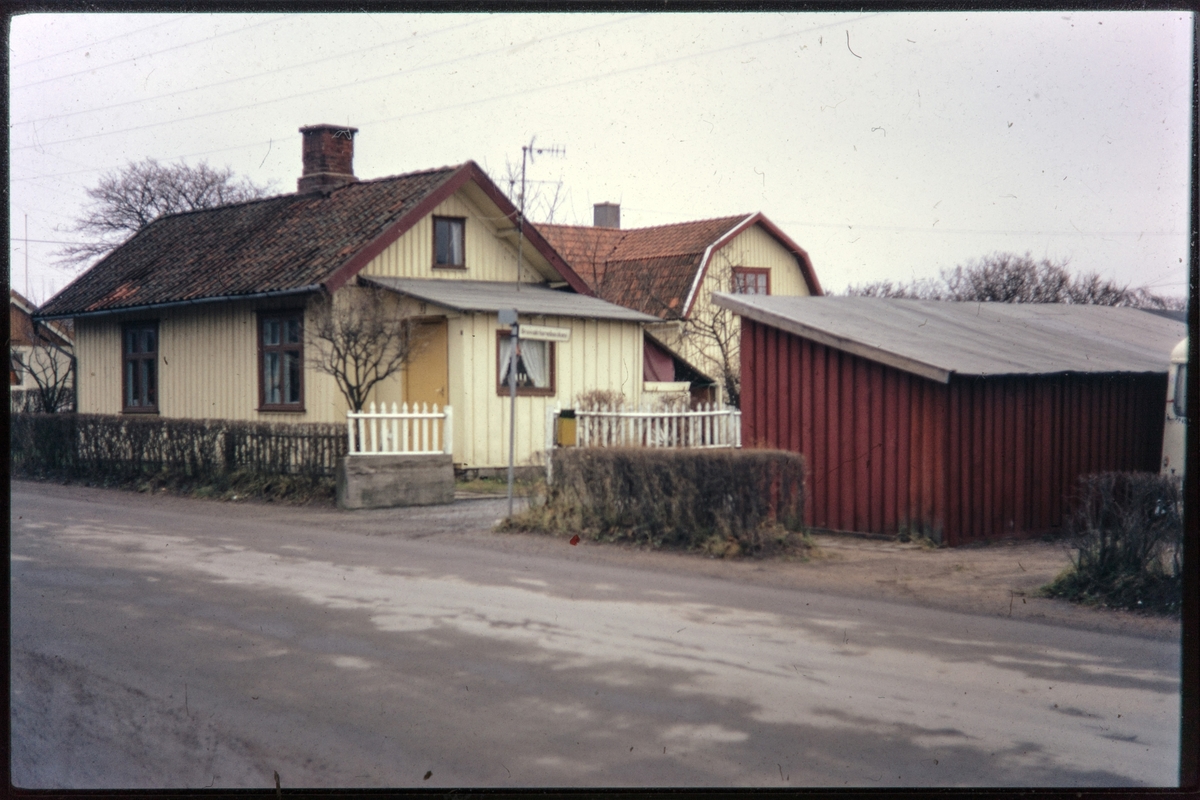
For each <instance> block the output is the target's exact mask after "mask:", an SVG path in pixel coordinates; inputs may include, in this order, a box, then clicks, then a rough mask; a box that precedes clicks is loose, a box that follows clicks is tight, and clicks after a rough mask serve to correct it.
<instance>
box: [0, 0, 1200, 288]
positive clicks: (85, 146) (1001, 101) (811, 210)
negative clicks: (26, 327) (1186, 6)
mask: <svg viewBox="0 0 1200 800" xmlns="http://www.w3.org/2000/svg"><path fill="white" fill-rule="evenodd" d="M1192 24H1193V21H1192V17H1191V15H1190V14H1188V13H1185V12H1178V11H1174V12H1103V13H1075V12H1071V13H1065V12H1064V13H1059V12H1053V13H1051V12H1045V13H936V14H935V13H903V14H900V13H897V14H827V13H814V14H802V13H789V14H724V15H721V14H670V15H668V14H569V15H568V14H539V15H506V14H479V15H450V14H426V15H412V14H397V15H386V14H385V15H380V14H353V15H184V14H179V15H149V14H147V15H118V14H102V15H87V14H69V15H68V14H40V15H29V16H22V17H17V18H15V19H14V20H13V22H12V28H11V40H10V50H11V51H10V65H11V67H10V92H11V94H10V98H11V100H10V105H11V111H10V114H11V124H12V127H11V155H10V158H11V170H10V174H11V181H12V183H11V189H12V192H11V199H10V203H11V206H10V214H11V223H10V237H11V265H12V275H11V279H12V285H13V286H14V287H15V288H17V289H20V290H23V289H24V288H25V285H26V284H25V274H24V264H25V260H24V259H25V244H24V238H25V227H24V226H25V218H26V215H28V231H29V232H28V238H29V239H30V243H29V252H28V256H29V261H28V263H29V279H28V286H29V290H30V293H31V294H32V295H33V297H34V299H35V300H37V301H39V302H40V301H44V300H45V299H47V298H48V297H49V296H50V295H51V294H53V293H54V292H55V291H57V290H58V289H60V288H62V286H64V285H66V283H67V282H68V281H69V280H70V279H71V278H72V277H73V275H74V273H72V272H68V271H66V270H64V269H62V268H61V267H56V266H55V265H54V261H55V259H54V256H53V253H54V251H55V250H57V249H58V248H59V247H60V245H58V244H54V243H52V242H55V241H62V240H68V239H70V238H71V237H70V236H69V235H67V234H66V233H65V231H64V230H63V229H64V228H67V227H69V226H70V223H71V221H72V220H73V219H74V218H75V217H76V216H77V215H78V214H79V212H80V210H81V208H82V206H83V204H84V203H85V202H86V200H87V197H86V194H85V189H86V188H87V187H88V186H91V185H94V184H95V182H96V181H97V179H98V178H99V177H100V175H101V174H102V173H103V172H104V171H108V170H114V169H117V168H119V167H121V166H122V165H124V164H125V163H126V162H128V161H135V160H140V159H142V158H146V157H154V158H157V159H159V160H163V161H174V160H178V159H180V158H185V159H186V160H187V161H188V162H189V163H196V162H198V161H200V160H202V159H203V160H207V161H208V162H209V163H210V164H213V165H225V164H228V165H230V166H231V167H233V169H234V170H235V171H237V172H239V173H242V174H245V175H247V176H248V177H250V178H252V179H254V180H255V181H258V182H260V183H266V182H270V181H274V182H275V189H276V191H279V192H290V191H294V190H295V180H296V177H297V176H298V175H299V172H300V135H299V133H298V132H297V129H298V128H299V127H301V126H303V125H309V124H314V123H320V122H329V123H336V124H349V125H353V126H356V127H358V128H359V129H360V130H359V134H358V137H357V140H356V144H355V171H356V173H357V174H358V176H359V177H362V178H372V177H381V176H384V175H392V174H397V173H401V172H407V171H412V170H418V169H425V168H430V167H437V166H442V165H446V164H456V163H460V162H463V161H466V160H468V159H473V160H475V161H477V162H479V163H480V164H481V165H482V166H483V167H484V168H485V169H487V170H488V171H489V173H490V174H492V176H493V177H494V178H499V177H500V176H501V175H502V174H503V173H504V171H505V166H506V162H510V161H512V162H518V163H519V161H520V155H521V151H520V148H521V145H522V144H525V143H527V142H528V141H529V140H530V138H531V137H532V136H535V135H536V137H537V143H538V144H539V145H547V146H549V145H558V146H561V147H564V148H565V150H566V155H565V157H561V158H550V157H542V158H540V159H538V160H537V161H536V162H535V163H534V164H533V165H532V166H531V168H530V172H529V176H530V178H532V179H538V180H547V181H556V180H559V179H561V180H562V181H563V192H564V195H565V203H564V205H563V206H562V207H561V208H560V210H559V213H558V216H557V219H556V221H560V222H568V223H580V224H590V222H591V205H592V203H595V202H601V201H615V202H620V203H621V207H622V208H621V211H622V224H623V226H624V227H638V226H643V225H654V224H661V223H667V222H679V221H684V220H689V219H701V218H705V217H715V216H725V215H729V214H736V213H741V212H746V213H749V212H753V211H762V212H764V213H765V214H766V215H767V216H768V217H770V218H771V219H772V220H773V221H774V222H775V223H776V224H778V225H779V226H780V227H781V228H783V230H785V231H786V232H787V233H788V234H789V235H790V236H791V237H792V238H793V239H794V240H795V241H796V242H797V243H799V244H800V246H802V247H804V248H805V249H806V250H807V251H808V252H809V254H810V255H811V257H812V260H813V264H814V266H815V268H816V270H817V274H818V277H819V278H820V280H821V282H822V284H823V285H824V286H825V287H826V288H827V289H832V290H841V289H844V288H845V287H846V285H847V284H850V283H859V282H864V281H870V280H878V279H883V278H891V279H894V280H908V279H910V278H913V277H927V276H935V275H936V274H937V272H938V270H939V269H942V268H946V267H951V266H953V265H954V264H956V263H961V262H965V261H966V260H968V259H972V258H977V257H979V256H982V255H985V254H987V253H990V252H992V251H996V250H1009V251H1015V252H1025V251H1030V252H1032V253H1033V255H1034V256H1035V257H1039V258H1040V257H1043V256H1048V257H1051V258H1056V259H1057V258H1069V259H1070V260H1071V265H1072V268H1073V269H1076V270H1080V271H1092V270H1095V271H1098V272H1100V273H1101V274H1102V275H1105V276H1108V277H1113V278H1116V279H1117V280H1119V281H1121V282H1126V283H1130V284H1133V285H1142V284H1146V285H1149V286H1151V287H1152V288H1153V289H1154V290H1155V291H1158V292H1161V293H1165V294H1175V295H1182V294H1184V293H1185V291H1186V282H1187V260H1188V250H1187V245H1188V230H1189V228H1190V222H1189V218H1188V199H1189V183H1188V181H1189V171H1190V162H1189V158H1190V147H1191V128H1190V124H1191V80H1192V76H1191V65H1192V54H1191V48H1192Z"/></svg>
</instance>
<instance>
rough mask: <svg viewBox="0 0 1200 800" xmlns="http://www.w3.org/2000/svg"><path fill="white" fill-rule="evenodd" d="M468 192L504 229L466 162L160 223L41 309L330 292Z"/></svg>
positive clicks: (482, 179)
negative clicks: (468, 188) (476, 192)
mask: <svg viewBox="0 0 1200 800" xmlns="http://www.w3.org/2000/svg"><path fill="white" fill-rule="evenodd" d="M468 182H470V183H473V184H474V185H475V186H476V187H478V188H479V189H480V190H481V191H482V192H483V194H484V195H485V196H486V197H488V198H489V199H490V200H491V201H492V202H493V203H495V204H496V206H497V207H498V208H499V209H500V211H501V213H502V214H504V215H506V216H508V217H509V218H510V219H515V218H516V216H517V214H518V212H517V209H516V208H515V207H514V206H513V205H512V203H511V202H510V201H509V200H508V198H507V197H505V196H504V193H503V192H501V191H500V189H499V188H497V187H496V185H495V184H494V183H493V182H492V181H491V179H490V178H488V176H487V174H486V173H484V171H483V170H482V169H480V167H479V166H478V165H477V164H475V163H474V162H472V161H468V162H466V163H464V164H460V165H458V166H453V167H442V168H440V169H433V170H425V171H421V172H411V173H408V174H405V175H397V176H394V177H390V178H379V179H376V180H367V181H359V182H356V183H351V184H347V185H345V186H342V187H339V188H337V189H334V190H332V191H328V192H308V193H304V194H289V195H282V196H279V197H270V198H266V199H263V200H252V201H250V202H246V203H238V204H235V205H228V206H221V207H219V208H213V209H208V210H204V211H192V212H187V213H183V214H174V215H171V216H166V217H161V218H159V219H157V220H155V221H154V222H152V223H151V224H149V225H147V226H146V227H145V228H143V229H142V230H141V231H140V232H138V233H137V234H136V235H135V236H134V237H133V238H131V239H130V240H129V241H127V242H125V243H124V244H123V245H121V246H120V247H118V248H117V249H116V250H114V251H113V252H112V253H110V254H109V255H108V256H106V257H105V258H104V259H102V260H101V261H99V262H98V263H97V264H96V265H95V266H93V267H92V268H91V269H89V270H88V271H87V272H85V273H84V274H83V275H81V276H79V278H77V279H76V280H75V281H74V282H72V283H71V284H70V285H69V286H67V287H66V288H65V289H63V290H62V291H61V292H59V293H58V294H57V295H55V296H54V297H53V298H52V299H51V300H50V301H49V302H47V303H46V305H45V306H43V307H42V308H41V309H40V310H39V312H38V316H39V317H72V316H80V315H85V314H98V313H107V312H110V311H117V310H121V309H129V308H136V307H144V306H156V305H166V304H174V303H192V302H206V301H211V300H221V299H227V298H237V297H252V296H256V295H261V294H264V293H285V292H296V291H303V290H314V289H316V288H317V286H318V285H319V286H323V287H324V288H325V289H327V290H329V291H336V290H337V289H338V288H339V287H341V286H342V285H343V284H344V283H345V282H346V281H347V280H349V279H350V278H351V277H353V276H354V275H355V274H357V272H358V271H359V270H361V269H362V268H363V267H364V266H366V264H367V263H368V262H369V261H370V260H371V259H372V258H373V257H375V256H376V255H377V254H378V253H379V252H381V251H382V250H383V248H384V247H386V246H387V245H388V244H390V243H391V242H393V241H395V240H396V238H398V237H399V236H400V235H401V234H402V233H403V232H404V231H406V230H408V229H409V228H411V226H412V225H413V224H415V223H416V222H417V220H419V219H422V218H423V217H424V216H425V215H427V214H428V213H429V212H430V211H432V210H433V208H434V207H435V206H436V205H437V204H438V203H440V202H442V201H443V200H444V199H445V198H446V197H449V196H450V195H451V194H453V193H454V192H455V191H457V190H458V189H459V188H461V187H462V186H464V185H466V184H467V183H468ZM528 234H529V235H528V237H527V238H528V239H529V241H530V243H531V244H532V245H533V247H534V249H535V250H537V251H538V252H539V253H540V254H541V255H542V256H543V257H544V258H545V259H546V262H547V263H548V264H549V265H550V269H551V270H552V271H553V274H554V275H555V276H556V277H562V278H565V279H566V281H567V283H568V284H570V285H571V287H572V288H573V289H574V290H575V291H577V292H581V293H584V294H590V293H591V292H590V290H589V289H588V287H587V284H586V283H585V282H584V281H583V280H582V279H581V278H579V276H577V275H576V274H575V273H574V271H572V270H571V268H570V267H569V266H568V265H567V264H566V262H564V261H563V260H562V258H561V257H560V256H559V255H558V253H556V252H555V251H554V250H553V249H552V248H551V247H550V245H549V244H547V243H546V242H545V240H544V239H542V237H541V235H540V234H538V233H537V232H536V231H528Z"/></svg>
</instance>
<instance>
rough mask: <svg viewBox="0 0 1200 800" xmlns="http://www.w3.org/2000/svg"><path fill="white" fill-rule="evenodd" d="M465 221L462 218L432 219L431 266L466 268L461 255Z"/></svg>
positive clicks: (464, 260)
mask: <svg viewBox="0 0 1200 800" xmlns="http://www.w3.org/2000/svg"><path fill="white" fill-rule="evenodd" d="M466 226H467V221H466V220H465V219H463V218H462V217H434V218H433V265H434V266H435V267H449V268H458V269H465V268H466V266H467V265H466V259H465V257H464V254H463V231H464V230H465V229H466Z"/></svg>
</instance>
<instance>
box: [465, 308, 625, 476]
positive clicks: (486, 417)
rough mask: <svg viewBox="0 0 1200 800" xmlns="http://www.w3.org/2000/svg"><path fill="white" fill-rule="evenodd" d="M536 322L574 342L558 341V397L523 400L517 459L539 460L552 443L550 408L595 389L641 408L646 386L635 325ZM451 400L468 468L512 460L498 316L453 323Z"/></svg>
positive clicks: (567, 403)
mask: <svg viewBox="0 0 1200 800" xmlns="http://www.w3.org/2000/svg"><path fill="white" fill-rule="evenodd" d="M527 321H528V322H529V323H530V324H535V325H551V326H556V327H563V328H569V329H570V330H571V340H570V341H569V342H558V343H556V344H555V389H556V392H555V395H554V396H553V397H517V436H516V456H515V462H516V463H517V464H518V465H526V464H534V463H541V462H540V458H541V454H542V452H543V451H544V450H545V447H546V410H547V409H550V408H554V406H555V405H558V406H561V407H562V408H570V407H572V405H573V404H574V402H575V398H576V397H577V396H578V395H579V394H581V393H582V392H585V391H589V390H591V389H607V390H611V391H615V392H620V393H622V394H624V395H625V398H626V400H627V402H628V403H630V404H632V405H633V406H635V407H636V406H637V404H639V403H640V402H641V391H642V331H641V327H640V326H639V325H637V324H635V323H628V322H610V321H602V320H588V319H576V318H569V317H533V318H530V319H529V320H527ZM449 325H450V329H449V340H450V341H449V358H450V397H451V398H452V401H451V404H452V405H453V406H454V408H455V413H454V428H455V434H454V462H455V463H456V464H465V465H468V466H470V467H503V466H507V464H508V420H509V405H508V404H509V401H508V396H507V395H504V396H500V395H498V394H497V393H496V381H497V377H498V376H497V365H496V331H497V330H499V327H500V326H499V324H498V323H497V320H496V317H495V315H492V314H472V315H463V316H458V317H452V318H451V319H450V320H449Z"/></svg>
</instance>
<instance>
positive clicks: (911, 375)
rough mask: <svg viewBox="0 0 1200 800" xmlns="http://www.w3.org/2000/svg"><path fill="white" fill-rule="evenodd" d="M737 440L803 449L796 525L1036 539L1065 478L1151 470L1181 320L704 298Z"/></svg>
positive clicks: (1033, 308) (1003, 307) (955, 537)
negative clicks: (802, 504) (737, 397)
mask: <svg viewBox="0 0 1200 800" xmlns="http://www.w3.org/2000/svg"><path fill="white" fill-rule="evenodd" d="M714 301H715V302H716V303H717V304H718V305H720V306H722V307H724V308H727V309H730V310H732V311H734V312H736V313H737V314H739V315H740V316H741V319H742V343H741V361H742V373H741V375H742V402H741V410H742V441H743V442H744V443H745V444H746V445H747V446H760V447H773V448H779V449H784V450H793V451H797V452H800V453H803V454H804V455H805V457H806V459H807V460H808V464H809V476H810V477H809V502H808V504H807V515H808V519H807V522H808V524H809V525H811V526H812V527H814V528H818V529H830V530H849V531H862V532H871V533H883V534H896V533H899V532H901V531H903V530H905V529H908V530H910V531H913V532H918V533H926V534H927V535H932V536H933V537H934V538H935V539H939V540H941V541H944V542H945V543H946V544H950V545H958V544H963V543H967V542H972V541H978V540H983V539H992V538H999V537H1005V536H1029V535H1035V534H1040V533H1045V532H1051V531H1053V530H1055V529H1057V528H1059V527H1061V525H1062V524H1063V521H1064V518H1065V515H1066V514H1067V512H1068V503H1069V501H1070V496H1071V493H1072V491H1073V490H1074V488H1075V486H1076V485H1077V478H1078V476H1079V475H1082V474H1086V473H1089V472H1099V471H1104V470H1144V471H1152V472H1157V471H1158V465H1159V458H1160V455H1161V447H1162V431H1163V409H1164V406H1165V403H1166V385H1167V369H1168V362H1169V355H1170V352H1171V348H1172V347H1173V346H1174V345H1175V344H1176V343H1178V341H1179V340H1180V339H1181V338H1183V337H1184V336H1185V335H1186V325H1185V324H1184V323H1182V322H1178V321H1176V320H1173V319H1170V318H1167V317H1163V316H1160V315H1156V314H1152V313H1147V312H1145V311H1141V310H1138V309H1131V308H1105V307H1098V306H1069V305H1032V304H1031V305H1015V304H1004V303H950V302H939V301H920V300H891V299H881V298H869V297H804V298H800V297H765V296H750V295H714Z"/></svg>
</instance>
